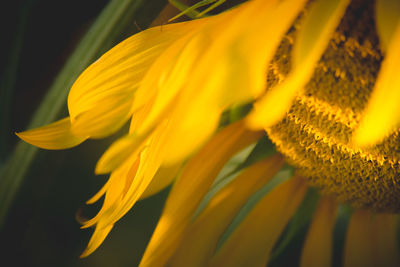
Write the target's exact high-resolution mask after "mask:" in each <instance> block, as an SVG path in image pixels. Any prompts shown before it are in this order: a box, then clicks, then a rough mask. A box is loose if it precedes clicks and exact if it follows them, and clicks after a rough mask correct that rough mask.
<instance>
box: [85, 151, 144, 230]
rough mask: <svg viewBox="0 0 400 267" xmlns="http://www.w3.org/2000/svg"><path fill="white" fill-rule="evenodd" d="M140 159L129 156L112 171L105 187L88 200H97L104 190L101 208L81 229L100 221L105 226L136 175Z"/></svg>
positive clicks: (135, 156) (91, 201)
mask: <svg viewBox="0 0 400 267" xmlns="http://www.w3.org/2000/svg"><path fill="white" fill-rule="evenodd" d="M139 163H140V158H139V157H138V156H137V155H131V157H129V158H128V159H127V160H126V161H125V162H124V163H123V164H122V165H121V166H119V167H118V168H117V169H116V170H114V171H113V172H112V173H111V175H110V178H109V180H108V181H107V183H106V185H105V186H104V187H103V188H102V189H101V190H100V192H99V193H98V194H96V195H95V196H94V197H93V198H91V199H90V200H89V202H90V203H93V201H95V200H98V199H99V198H100V197H101V193H102V192H103V191H104V190H105V198H104V203H103V206H102V207H101V209H100V211H99V212H98V213H97V214H96V216H95V217H93V218H92V219H90V220H88V221H86V222H84V223H83V226H82V227H81V228H88V227H91V226H93V225H95V224H97V223H99V222H100V221H101V222H102V223H101V224H102V225H103V227H105V226H107V225H106V224H105V223H104V221H106V220H108V218H109V217H110V216H111V214H112V213H113V212H114V211H115V210H116V209H117V207H118V205H120V202H121V201H122V199H123V197H124V195H125V194H126V192H127V190H128V188H129V186H130V183H131V182H132V180H133V178H134V177H135V175H136V172H137V169H138V167H139Z"/></svg>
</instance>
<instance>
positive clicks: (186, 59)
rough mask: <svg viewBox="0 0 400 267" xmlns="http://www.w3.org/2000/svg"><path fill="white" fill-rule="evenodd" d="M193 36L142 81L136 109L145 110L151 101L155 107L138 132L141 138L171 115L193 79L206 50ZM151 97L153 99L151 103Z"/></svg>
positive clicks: (165, 55) (173, 47) (172, 49)
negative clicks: (185, 87)
mask: <svg viewBox="0 0 400 267" xmlns="http://www.w3.org/2000/svg"><path fill="white" fill-rule="evenodd" d="M191 36H192V35H189V34H188V36H185V37H184V38H181V39H180V40H178V41H176V42H175V43H174V44H173V45H171V46H170V47H168V49H167V50H166V51H165V52H164V53H163V54H162V55H161V56H160V57H159V58H158V59H157V60H156V62H155V63H154V64H153V66H152V68H151V69H150V70H149V72H148V74H147V75H146V76H145V77H144V78H143V82H142V83H141V86H140V88H139V90H138V92H137V94H136V97H135V102H134V105H133V109H134V110H136V109H138V108H140V107H142V106H143V105H145V104H147V103H149V102H150V100H151V101H152V102H151V104H152V105H151V109H149V112H148V114H146V117H145V119H144V120H143V122H142V124H141V125H140V127H138V128H137V131H138V132H139V134H142V133H145V132H147V131H148V130H149V129H151V128H154V125H156V124H157V123H158V122H159V121H160V120H161V119H162V118H165V117H166V115H168V114H169V113H170V110H171V109H173V107H171V103H172V102H173V101H174V100H175V99H176V96H177V94H178V93H179V91H180V90H181V89H182V87H183V85H184V84H185V82H186V81H187V80H188V79H189V78H190V73H189V71H190V70H191V67H192V66H193V64H194V63H195V61H196V59H197V57H198V56H200V53H201V51H202V49H203V47H200V46H199V44H198V42H199V41H197V40H198V38H190V37H191ZM152 96H154V99H151V97H152Z"/></svg>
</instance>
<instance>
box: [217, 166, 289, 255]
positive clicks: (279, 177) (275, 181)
mask: <svg viewBox="0 0 400 267" xmlns="http://www.w3.org/2000/svg"><path fill="white" fill-rule="evenodd" d="M293 174H294V168H293V167H292V166H290V165H288V164H286V165H285V166H283V167H282V169H281V170H280V171H279V172H278V173H277V174H276V175H275V176H274V177H273V178H272V179H271V180H270V181H269V182H268V183H267V184H266V185H265V186H264V187H263V188H261V189H260V190H258V191H257V192H256V193H255V194H254V195H253V196H252V197H251V198H250V199H249V200H248V201H247V203H246V204H245V205H244V206H243V207H242V209H241V210H240V211H239V213H238V214H237V215H236V217H235V218H234V219H233V221H232V222H231V224H230V225H229V226H228V228H227V229H226V230H225V232H224V233H223V234H222V237H221V239H220V240H219V242H218V246H217V249H219V248H220V247H221V246H222V245H223V244H224V242H225V241H226V240H227V239H228V238H229V236H230V235H231V234H232V233H233V232H234V231H235V229H236V228H237V227H238V226H239V225H240V223H241V222H242V221H243V220H244V218H246V216H247V214H249V212H250V211H251V210H252V209H253V207H254V206H255V205H256V204H257V203H258V202H259V201H260V200H261V199H262V198H263V197H264V196H265V195H267V194H268V193H269V192H271V191H272V190H273V189H274V188H276V187H277V186H278V185H280V184H282V183H283V182H285V181H287V180H289V179H290V178H292V177H293Z"/></svg>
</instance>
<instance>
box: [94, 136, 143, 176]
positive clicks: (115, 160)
mask: <svg viewBox="0 0 400 267" xmlns="http://www.w3.org/2000/svg"><path fill="white" fill-rule="evenodd" d="M145 144H146V143H145V142H144V140H142V139H138V138H137V136H135V135H126V136H124V137H121V138H120V139H118V140H117V141H115V142H114V143H113V144H112V145H111V146H110V147H109V148H108V149H107V150H106V152H104V154H103V155H102V156H101V158H100V159H99V161H98V162H97V165H96V169H95V173H96V174H106V173H109V172H111V171H113V170H115V169H116V168H118V167H119V166H120V165H121V164H122V163H123V162H124V161H125V160H126V159H128V158H129V157H130V156H131V155H133V154H135V155H139V153H140V152H141V151H142V149H143V147H144V146H145Z"/></svg>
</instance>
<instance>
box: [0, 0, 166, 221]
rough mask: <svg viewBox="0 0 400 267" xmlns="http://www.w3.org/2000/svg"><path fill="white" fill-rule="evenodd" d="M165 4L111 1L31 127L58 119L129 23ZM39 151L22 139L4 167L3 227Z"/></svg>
mask: <svg viewBox="0 0 400 267" xmlns="http://www.w3.org/2000/svg"><path fill="white" fill-rule="evenodd" d="M165 4H166V0H154V1H146V0H112V1H110V3H109V4H108V5H107V6H106V7H105V8H104V10H103V11H102V12H101V14H100V15H99V16H98V18H97V19H96V21H95V22H94V23H93V25H92V26H91V27H90V29H89V30H88V32H87V33H86V35H85V36H84V37H83V39H82V40H81V41H80V43H79V44H78V46H77V47H76V49H75V51H74V52H73V53H72V54H71V56H70V57H69V59H68V61H67V62H66V64H65V66H64V67H63V69H62V70H61V71H60V73H59V74H58V76H57V77H56V78H55V80H54V82H53V84H52V86H51V87H50V88H49V91H48V92H47V94H46V96H45V97H44V99H43V101H42V103H41V104H40V106H39V107H38V109H37V110H36V112H35V113H34V115H33V117H32V120H31V122H30V123H29V125H28V127H27V128H28V129H31V128H35V127H38V126H42V125H45V124H48V123H50V122H53V121H55V120H56V119H58V117H59V116H60V114H61V112H62V111H63V110H64V109H65V105H66V100H67V96H68V92H69V89H70V87H71V85H72V84H73V82H74V81H75V79H76V78H77V77H78V75H79V74H80V73H81V72H82V71H83V70H84V69H85V68H86V67H87V66H88V65H89V64H90V63H92V62H93V61H94V60H96V58H97V57H98V56H99V55H100V54H101V53H102V52H104V51H106V50H107V49H109V48H110V45H111V44H112V43H113V41H115V38H116V37H120V35H121V33H123V32H124V30H125V29H126V27H127V26H128V25H130V26H131V28H133V27H134V26H133V25H134V22H135V19H136V20H138V19H139V17H140V18H143V16H141V15H142V14H143V13H145V14H146V18H145V19H143V21H141V24H143V25H144V26H147V25H149V24H150V22H151V21H152V20H153V19H154V17H155V16H157V15H158V12H159V11H160V9H161V8H162V7H163V6H164V5H165ZM147 11H152V12H147ZM143 25H142V26H143ZM37 152H38V149H37V148H36V147H34V146H31V145H28V144H26V143H24V142H22V141H20V142H18V144H17V145H16V147H15V149H14V151H13V153H12V154H11V155H10V157H9V159H8V161H7V162H6V163H5V165H4V166H2V169H1V170H0V228H1V227H2V226H3V224H4V222H5V219H6V216H7V213H8V210H9V209H10V206H11V204H12V203H13V200H14V198H15V196H16V194H17V192H18V189H19V188H20V186H21V184H22V182H23V179H24V176H25V175H26V174H27V172H28V170H29V168H30V165H31V164H32V162H33V160H34V158H35V155H36V154H37Z"/></svg>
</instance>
